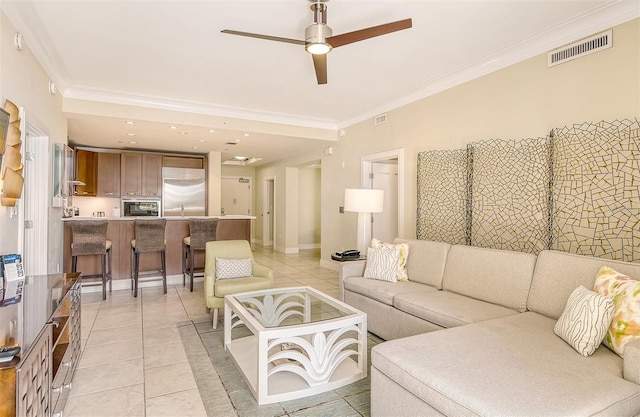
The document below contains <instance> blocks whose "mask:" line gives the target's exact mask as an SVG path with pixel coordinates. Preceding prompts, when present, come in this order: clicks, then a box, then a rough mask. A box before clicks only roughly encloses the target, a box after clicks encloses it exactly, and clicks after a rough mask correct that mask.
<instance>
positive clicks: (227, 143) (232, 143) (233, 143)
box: [225, 142, 238, 146]
mask: <svg viewBox="0 0 640 417" xmlns="http://www.w3.org/2000/svg"><path fill="white" fill-rule="evenodd" d="M237 144H238V142H225V145H234V146H235V145H237Z"/></svg>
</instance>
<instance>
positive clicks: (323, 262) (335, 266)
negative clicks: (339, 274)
mask: <svg viewBox="0 0 640 417" xmlns="http://www.w3.org/2000/svg"><path fill="white" fill-rule="evenodd" d="M320 266H321V267H323V268H329V269H332V270H334V271H339V270H340V265H339V263H338V262H337V261H332V260H330V259H320Z"/></svg>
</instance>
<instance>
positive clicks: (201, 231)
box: [189, 219, 218, 250]
mask: <svg viewBox="0 0 640 417" xmlns="http://www.w3.org/2000/svg"><path fill="white" fill-rule="evenodd" d="M217 228H218V219H189V236H190V237H191V247H192V248H193V249H198V250H204V249H205V247H206V245H207V242H211V241H213V240H216V229H217Z"/></svg>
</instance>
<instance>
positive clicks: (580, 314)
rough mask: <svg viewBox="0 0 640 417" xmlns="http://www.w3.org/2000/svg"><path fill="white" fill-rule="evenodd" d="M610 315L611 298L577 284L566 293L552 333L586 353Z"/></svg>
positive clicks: (601, 334) (603, 331)
mask: <svg viewBox="0 0 640 417" xmlns="http://www.w3.org/2000/svg"><path fill="white" fill-rule="evenodd" d="M612 317H613V301H611V300H610V299H608V298H607V297H605V296H604V295H601V294H598V293H597V292H594V291H591V290H588V289H586V288H585V287H583V286H579V287H578V288H576V289H575V290H573V292H572V293H571V295H570V296H569V299H568V300H567V306H566V307H565V309H564V311H563V312H562V315H561V316H560V319H559V320H558V321H557V322H556V325H555V326H554V327H553V332H554V333H555V334H557V335H558V336H560V337H561V338H562V339H563V340H564V341H565V342H567V343H568V344H570V345H571V347H573V348H574V349H575V350H576V352H578V353H579V354H581V355H582V356H590V355H592V354H593V352H595V351H596V349H597V348H598V346H600V343H602V340H603V339H604V337H605V335H606V334H607V331H608V330H609V324H610V323H611V318H612Z"/></svg>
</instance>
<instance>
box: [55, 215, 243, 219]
mask: <svg viewBox="0 0 640 417" xmlns="http://www.w3.org/2000/svg"><path fill="white" fill-rule="evenodd" d="M255 218H256V216H245V215H241V214H227V215H224V216H184V217H181V216H167V217H92V216H77V217H64V218H63V219H62V221H81V220H109V221H123V220H124V221H132V220H136V219H143V220H144V219H150V220H151V219H167V220H168V221H172V220H189V219H219V220H255Z"/></svg>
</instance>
